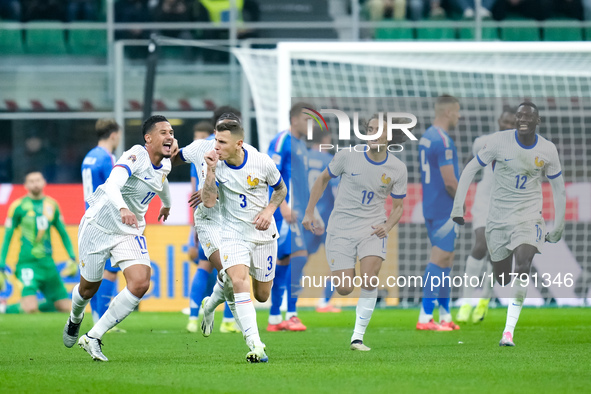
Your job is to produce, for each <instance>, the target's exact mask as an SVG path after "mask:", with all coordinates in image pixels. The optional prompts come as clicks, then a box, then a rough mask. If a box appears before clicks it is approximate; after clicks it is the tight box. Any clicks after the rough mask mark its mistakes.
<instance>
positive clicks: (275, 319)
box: [269, 313, 283, 325]
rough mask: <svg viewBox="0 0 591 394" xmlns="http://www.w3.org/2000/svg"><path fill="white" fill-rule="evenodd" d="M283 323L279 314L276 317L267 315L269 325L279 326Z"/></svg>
mask: <svg viewBox="0 0 591 394" xmlns="http://www.w3.org/2000/svg"><path fill="white" fill-rule="evenodd" d="M282 321H283V316H281V313H279V314H278V315H269V324H273V325H275V324H279V323H281V322H282Z"/></svg>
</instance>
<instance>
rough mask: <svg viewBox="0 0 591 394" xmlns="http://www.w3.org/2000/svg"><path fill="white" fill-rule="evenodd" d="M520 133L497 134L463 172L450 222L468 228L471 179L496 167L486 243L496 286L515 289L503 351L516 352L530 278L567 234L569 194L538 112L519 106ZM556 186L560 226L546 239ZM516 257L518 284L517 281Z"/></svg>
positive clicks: (535, 109) (555, 198) (503, 339)
mask: <svg viewBox="0 0 591 394" xmlns="http://www.w3.org/2000/svg"><path fill="white" fill-rule="evenodd" d="M516 119H517V129H516V130H507V131H502V132H498V133H495V134H494V135H492V136H491V137H490V138H489V140H488V141H487V143H486V145H485V146H484V148H482V149H481V150H480V152H478V155H477V156H476V157H475V158H474V159H472V161H471V162H470V163H468V165H467V166H466V168H465V169H464V171H463V172H462V176H461V178H460V182H459V185H458V192H457V194H456V198H455V200H454V206H453V210H452V212H451V217H452V218H453V220H454V221H456V222H457V223H459V224H464V219H463V216H464V211H463V210H464V208H463V207H464V200H465V198H466V193H467V191H468V187H469V186H470V183H471V181H472V178H473V177H474V175H475V174H476V172H478V170H479V169H480V168H482V167H486V166H487V165H488V164H490V163H492V165H493V174H494V185H493V190H492V195H491V200H490V211H489V214H488V218H487V222H486V243H487V246H488V251H489V254H490V259H491V261H492V264H493V270H494V273H495V277H496V278H497V281H499V283H500V284H501V285H507V284H510V285H511V287H512V289H510V290H511V291H512V293H513V295H514V297H513V298H512V299H511V301H510V302H509V306H508V310H507V322H506V325H505V329H504V331H503V336H502V338H501V341H500V343H499V345H500V346H515V344H514V343H513V332H514V329H515V325H516V324H517V320H518V319H519V314H520V313H521V307H522V305H523V301H524V299H525V296H526V294H527V285H528V283H529V280H528V276H529V273H530V269H531V263H532V259H533V257H534V255H535V254H536V253H541V251H542V247H543V245H544V242H545V241H548V242H558V241H559V240H560V238H561V237H562V232H563V231H564V214H565V210H566V194H565V189H564V179H563V178H562V176H561V174H562V172H561V169H560V160H559V158H558V151H557V150H556V146H555V145H554V144H553V143H552V142H550V141H548V140H546V139H545V138H544V137H542V136H541V135H538V134H537V133H536V130H537V127H538V125H539V123H540V116H539V112H538V108H537V107H536V106H535V105H534V104H532V103H529V102H524V103H522V104H520V105H519V107H518V108H517V113H516ZM543 175H545V176H546V177H547V178H548V179H549V180H550V184H551V185H552V194H553V197H554V208H555V226H554V229H553V230H552V232H550V233H549V234H547V235H545V230H544V228H545V227H544V219H543V218H542V176H543ZM513 256H515V273H517V274H518V277H517V280H514V281H513V280H512V278H511V276H510V273H511V272H512V263H513Z"/></svg>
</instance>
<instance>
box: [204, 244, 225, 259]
mask: <svg viewBox="0 0 591 394" xmlns="http://www.w3.org/2000/svg"><path fill="white" fill-rule="evenodd" d="M205 246H206V247H208V248H209V247H210V246H211V242H208V243H206V244H205ZM224 257H227V256H224Z"/></svg>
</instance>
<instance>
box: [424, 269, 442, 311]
mask: <svg viewBox="0 0 591 394" xmlns="http://www.w3.org/2000/svg"><path fill="white" fill-rule="evenodd" d="M442 273H443V269H442V268H441V267H439V266H438V265H435V264H433V263H429V264H427V269H425V276H424V277H423V310H424V311H425V313H426V314H427V315H432V314H433V309H434V308H435V300H437V299H438V298H439V290H440V287H441V286H433V288H432V289H431V287H432V286H431V278H432V277H439V279H441V274H442ZM434 284H435V285H436V284H437V283H434Z"/></svg>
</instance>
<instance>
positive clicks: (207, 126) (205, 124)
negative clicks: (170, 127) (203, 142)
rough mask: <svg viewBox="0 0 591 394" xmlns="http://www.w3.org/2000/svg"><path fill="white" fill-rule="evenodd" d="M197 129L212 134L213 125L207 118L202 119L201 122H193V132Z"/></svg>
mask: <svg viewBox="0 0 591 394" xmlns="http://www.w3.org/2000/svg"><path fill="white" fill-rule="evenodd" d="M198 131H202V132H204V133H209V134H213V132H214V130H213V125H212V124H211V123H210V122H209V121H208V120H202V121H201V122H198V123H195V126H193V132H194V133H196V132H198Z"/></svg>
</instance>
